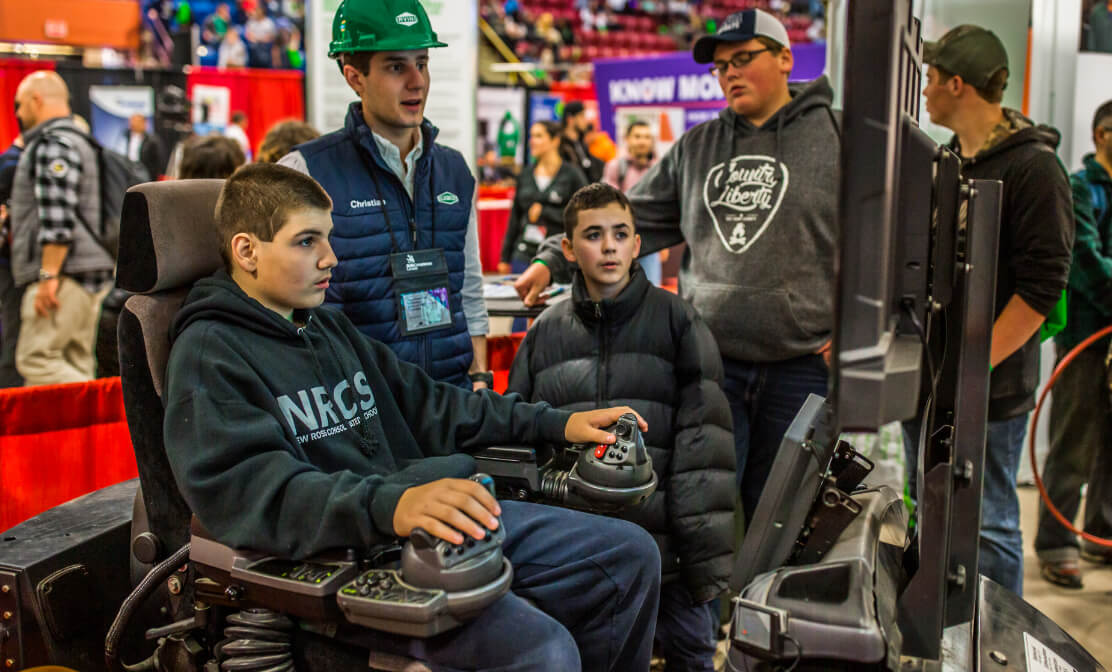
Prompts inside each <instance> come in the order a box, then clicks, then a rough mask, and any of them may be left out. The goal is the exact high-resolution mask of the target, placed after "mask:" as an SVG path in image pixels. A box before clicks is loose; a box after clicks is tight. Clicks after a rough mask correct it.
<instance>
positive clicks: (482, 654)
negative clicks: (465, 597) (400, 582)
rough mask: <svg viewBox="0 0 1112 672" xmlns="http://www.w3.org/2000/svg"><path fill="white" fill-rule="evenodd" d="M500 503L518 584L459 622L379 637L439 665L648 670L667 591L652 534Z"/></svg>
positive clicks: (392, 648) (388, 646)
mask: <svg viewBox="0 0 1112 672" xmlns="http://www.w3.org/2000/svg"><path fill="white" fill-rule="evenodd" d="M501 505H502V522H503V524H504V525H505V526H506V541H505V543H504V545H503V547H502V548H503V552H504V553H505V554H506V557H508V558H509V559H510V562H511V563H512V564H513V568H514V580H513V585H512V586H511V591H512V592H511V593H510V594H508V595H506V596H505V597H503V598H502V599H500V600H498V601H497V602H495V603H494V604H492V605H491V606H490V607H488V608H487V609H486V610H484V611H483V613H482V614H480V615H479V617H478V618H477V619H475V620H474V621H472V622H471V623H469V624H467V625H465V626H463V627H462V628H458V629H456V630H452V631H450V632H446V633H443V634H440V635H437V636H436V637H430V638H428V639H408V640H407V639H406V638H404V637H397V636H393V635H384V636H383V640H382V642H381V645H379V644H377V643H376V644H375V645H376V646H378V648H380V649H382V650H383V651H386V652H389V653H395V654H400V655H406V656H409V657H412V658H417V659H420V660H423V661H426V662H427V663H428V664H429V665H430V667H432V668H433V669H434V670H459V669H468V670H474V669H480V670H500V671H505V672H509V671H513V672H519V671H524V670H538V671H540V670H579V669H583V670H599V671H600V672H601V671H604V670H636V671H637V672H644V671H645V670H648V669H649V660H650V658H651V656H652V643H653V631H654V628H655V626H656V617H657V606H658V603H659V599H660V551H659V550H657V546H656V543H655V542H654V541H653V538H652V537H651V536H650V535H649V533H648V532H645V531H644V530H643V529H641V528H640V527H638V526H637V525H634V524H633V523H629V522H626V521H624V520H618V519H616V518H605V517H602V516H594V515H591V514H587V513H582V512H579V511H572V510H570V509H561V508H556V507H552V506H544V505H541V504H530V503H525V502H513V501H503V502H501Z"/></svg>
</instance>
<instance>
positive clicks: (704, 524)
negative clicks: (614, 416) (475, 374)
mask: <svg viewBox="0 0 1112 672" xmlns="http://www.w3.org/2000/svg"><path fill="white" fill-rule="evenodd" d="M632 273H633V275H632V279H631V280H630V283H629V285H628V286H627V287H626V288H625V290H623V291H622V293H621V294H619V295H618V297H617V298H616V299H614V300H605V301H603V302H601V303H598V304H596V303H595V302H593V301H592V300H591V298H590V297H589V296H588V295H587V291H586V288H585V287H584V284H583V276H582V274H581V273H579V272H577V273H576V278H575V282H574V285H573V287H572V298H571V300H570V301H566V302H564V303H562V304H560V305H557V306H554V307H552V308H550V309H549V310H547V311H545V312H544V313H543V314H542V315H541V316H540V318H538V319H537V321H536V323H535V324H534V325H533V327H532V328H531V329H530V330H529V333H527V334H526V335H525V340H524V341H523V342H522V344H521V347H520V349H519V350H518V352H517V356H516V357H515V358H514V363H513V368H512V370H511V371H510V382H509V391H511V392H518V393H520V394H522V395H523V396H524V397H525V399H526V400H527V401H537V400H541V399H543V400H545V401H547V402H548V403H550V404H552V405H553V406H555V407H557V408H561V409H565V410H570V411H580V410H588V409H593V408H602V407H606V406H618V405H628V406H631V407H633V408H634V409H635V410H636V411H637V412H638V413H640V414H641V416H642V417H644V418H645V421H646V422H648V424H649V431H648V433H647V434H646V435H645V444H646V445H647V446H648V448H649V453H650V455H651V456H652V460H653V468H654V469H655V470H656V473H657V476H658V477H659V479H660V485H659V487H658V488H657V491H656V492H655V493H654V494H653V495H652V496H651V497H649V499H648V500H646V501H645V503H644V504H642V505H641V506H639V507H637V508H636V509H633V510H631V511H628V512H626V513H625V514H623V516H622V517H624V518H627V519H629V520H632V521H633V522H636V523H638V524H639V525H641V526H642V527H644V528H645V529H647V530H648V531H649V532H651V533H652V535H653V537H654V538H655V539H656V541H657V544H658V545H659V546H660V555H661V558H662V566H663V571H664V577H665V579H666V580H668V579H672V578H676V577H677V576H678V577H679V578H682V580H683V581H684V584H685V586H686V587H687V590H688V592H689V593H690V594H691V597H692V599H694V600H695V601H696V602H705V601H707V600H710V599H712V598H713V597H715V596H716V595H718V594H719V593H721V592H722V591H723V590H724V589H725V587H726V583H727V580H728V578H729V575H730V570H731V556H732V552H733V545H734V533H733V514H734V470H735V458H734V441H733V434H732V429H733V422H732V420H731V417H730V406H729V403H728V402H727V401H726V397H725V395H724V394H723V392H722V388H721V385H720V383H721V381H722V360H721V358H720V356H719V354H718V347H717V346H716V345H715V343H714V337H713V336H711V333H710V330H709V329H707V326H706V324H704V323H703V320H702V318H700V317H699V315H698V313H696V312H695V309H694V308H692V307H691V305H690V304H688V303H686V302H685V301H684V300H683V299H681V298H679V297H677V296H675V295H673V294H671V293H669V292H666V291H664V290H662V289H659V288H657V287H653V286H652V285H651V284H650V283H649V281H648V279H647V278H646V277H645V274H644V273H643V272H642V271H641V267H640V266H638V265H637V264H634V265H633V269H632Z"/></svg>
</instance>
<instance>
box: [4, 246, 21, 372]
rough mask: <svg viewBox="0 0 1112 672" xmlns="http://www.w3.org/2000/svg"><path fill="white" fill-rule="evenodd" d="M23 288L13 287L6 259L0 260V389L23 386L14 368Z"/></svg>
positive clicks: (10, 271)
mask: <svg viewBox="0 0 1112 672" xmlns="http://www.w3.org/2000/svg"><path fill="white" fill-rule="evenodd" d="M25 288H26V287H16V286H15V282H14V281H13V280H12V269H11V267H10V266H8V264H7V259H0V388H3V387H22V386H23V376H21V375H19V371H17V370H16V368H15V343H16V338H17V337H18V336H19V325H20V319H19V307H20V304H21V303H23V290H24V289H25Z"/></svg>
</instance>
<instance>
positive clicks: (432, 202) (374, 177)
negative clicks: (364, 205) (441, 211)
mask: <svg viewBox="0 0 1112 672" xmlns="http://www.w3.org/2000/svg"><path fill="white" fill-rule="evenodd" d="M355 153H356V154H358V155H359V158H360V159H362V160H363V167H364V168H366V169H367V172H368V173H370V174H371V181H372V182H374V183H375V191H376V192H377V193H378V197H379V198H378V207H379V210H381V211H382V218H383V219H384V220H385V221H386V230H387V231H388V232H389V233H390V245H391V246H392V249H393V251H394V252H400V251H401V248H400V247H399V246H398V239H397V238H396V237H395V236H394V226H393V225H392V224H391V223H390V213H388V212H387V211H386V199H385V198H384V197H383V193H382V184H381V183H380V182H379V181H378V170H377V168H376V167H375V166H374V165H373V164H372V162H371V161H370V159H368V158H367V156H366V155H365V154H364V153H363V151H362V150H361V148H359V147H358V146H357V147H356V148H355ZM429 162H430V163H431V162H432V158H431V157H430V158H429ZM403 165H404V159H403ZM413 170H417V165H416V163H415V164H414V166H413ZM395 177H397V176H395ZM398 181H399V182H400V181H401V178H398ZM432 184H433V183H432V166H431V165H430V166H429V207H430V209H431V211H432V215H431V229H430V233H431V234H432V244H431V245H429V247H436V198H435V197H434V196H433V194H434V193H435V192H434V191H433V188H432ZM402 191H405V185H404V184H403V185H402ZM413 196H414V197H413V247H414V248H416V247H417V180H416V178H414V180H413Z"/></svg>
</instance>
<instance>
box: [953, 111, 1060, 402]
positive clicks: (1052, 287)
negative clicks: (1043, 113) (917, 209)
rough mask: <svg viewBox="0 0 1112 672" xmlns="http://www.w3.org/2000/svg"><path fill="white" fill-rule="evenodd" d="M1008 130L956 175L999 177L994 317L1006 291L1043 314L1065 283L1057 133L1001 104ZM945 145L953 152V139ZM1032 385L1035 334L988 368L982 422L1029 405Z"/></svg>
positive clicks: (1035, 372)
mask: <svg viewBox="0 0 1112 672" xmlns="http://www.w3.org/2000/svg"><path fill="white" fill-rule="evenodd" d="M1004 114H1005V115H1006V117H1007V119H1008V121H1009V122H1010V123H1011V125H1012V126H1013V127H1014V128H1015V130H1013V131H1012V132H1011V133H1010V134H1009V135H1007V137H1005V138H1003V139H1002V140H1000V141H999V142H997V143H995V144H993V145H992V146H991V147H989V148H987V149H982V150H980V151H979V152H977V154H976V155H974V156H973V157H972V158H966V159H963V160H962V168H961V174H962V177H966V178H973V179H986V180H1001V181H1002V182H1003V183H1004V194H1003V201H1004V202H1003V204H1002V207H1001V212H1000V247H999V252H998V255H997V261H996V307H995V312H994V313H993V314H994V316H995V317H999V316H1000V312H1001V311H1003V310H1004V306H1006V305H1007V304H1008V301H1009V300H1011V298H1012V296H1013V295H1018V296H1019V297H1020V298H1022V299H1023V301H1024V302H1025V303H1026V304H1027V305H1029V306H1030V307H1031V308H1032V309H1033V310H1035V311H1037V312H1039V313H1040V314H1042V315H1046V314H1048V313H1049V312H1050V311H1051V309H1052V308H1054V305H1055V304H1056V303H1057V302H1058V299H1059V298H1060V297H1061V296H1062V290H1064V289H1065V288H1066V281H1067V280H1068V279H1069V272H1070V258H1071V254H1072V249H1073V236H1074V222H1073V196H1072V192H1071V190H1070V182H1069V176H1068V175H1067V174H1066V171H1065V168H1063V167H1062V164H1061V162H1060V161H1059V160H1058V156H1057V155H1056V154H1055V153H1054V152H1055V150H1056V149H1057V148H1058V142H1059V139H1060V136H1059V134H1058V131H1056V130H1055V129H1053V128H1051V127H1049V126H1043V125H1038V126H1036V125H1035V124H1034V123H1032V122H1031V120H1029V119H1027V118H1026V117H1024V116H1023V115H1021V114H1020V113H1019V112H1016V111H1015V110H1011V109H1005V110H1004ZM950 148H951V149H953V150H954V151H955V152H958V153H959V155H960V147H959V145H958V141H957V137H956V136H955V137H954V139H952V140H951V142H950ZM1038 383H1039V332H1038V331H1036V332H1035V334H1034V335H1033V336H1031V338H1030V339H1028V341H1027V343H1025V344H1024V345H1023V347H1022V348H1020V349H1019V350H1017V351H1016V352H1015V353H1014V354H1013V355H1012V356H1010V357H1008V358H1007V359H1005V360H1004V361H1002V362H1000V364H999V365H997V366H996V368H994V369H993V370H992V378H991V382H990V388H989V412H988V417H989V420H1006V419H1008V418H1012V417H1015V416H1017V415H1019V414H1020V413H1025V412H1027V411H1029V410H1031V409H1032V408H1034V407H1035V389H1036V388H1037V387H1038Z"/></svg>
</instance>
